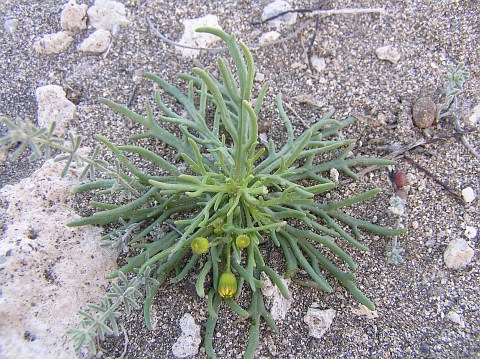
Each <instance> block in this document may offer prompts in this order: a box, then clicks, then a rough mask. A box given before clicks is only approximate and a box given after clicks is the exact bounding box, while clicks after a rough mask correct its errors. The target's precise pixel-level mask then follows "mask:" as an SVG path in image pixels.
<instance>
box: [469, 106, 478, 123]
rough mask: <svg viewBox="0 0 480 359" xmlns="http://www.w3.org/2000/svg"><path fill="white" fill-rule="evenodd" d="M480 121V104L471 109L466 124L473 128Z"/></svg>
mask: <svg viewBox="0 0 480 359" xmlns="http://www.w3.org/2000/svg"><path fill="white" fill-rule="evenodd" d="M479 119H480V104H478V105H477V106H475V107H474V108H473V111H472V114H471V115H470V116H469V117H468V123H469V124H470V125H472V126H475V125H476V123H477V122H478V120H479Z"/></svg>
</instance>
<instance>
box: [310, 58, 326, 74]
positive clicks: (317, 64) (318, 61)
mask: <svg viewBox="0 0 480 359" xmlns="http://www.w3.org/2000/svg"><path fill="white" fill-rule="evenodd" d="M310 61H311V62H312V66H313V68H314V69H315V70H317V71H318V72H322V71H323V70H325V68H326V67H327V63H326V62H325V59H324V58H323V57H318V56H317V55H313V56H312V57H311V58H310Z"/></svg>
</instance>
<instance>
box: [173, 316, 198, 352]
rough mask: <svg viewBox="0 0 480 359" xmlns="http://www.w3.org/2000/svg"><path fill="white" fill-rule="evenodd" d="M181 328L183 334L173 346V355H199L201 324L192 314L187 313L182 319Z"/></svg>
mask: <svg viewBox="0 0 480 359" xmlns="http://www.w3.org/2000/svg"><path fill="white" fill-rule="evenodd" d="M180 329H181V330H182V334H181V335H180V337H179V338H178V339H177V341H176V342H175V344H174V345H173V347H172V353H173V355H174V356H176V357H177V358H185V357H188V356H194V355H197V354H198V348H199V346H200V342H201V341H202V339H201V337H200V326H199V325H197V324H196V323H195V319H193V317H192V316H191V315H190V314H188V313H185V314H184V315H183V317H182V319H180Z"/></svg>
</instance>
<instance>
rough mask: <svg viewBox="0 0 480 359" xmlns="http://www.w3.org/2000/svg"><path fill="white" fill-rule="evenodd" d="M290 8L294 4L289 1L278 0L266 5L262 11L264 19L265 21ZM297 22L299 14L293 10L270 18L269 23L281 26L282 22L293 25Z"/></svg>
mask: <svg viewBox="0 0 480 359" xmlns="http://www.w3.org/2000/svg"><path fill="white" fill-rule="evenodd" d="M289 10H292V6H291V5H290V4H289V3H288V2H287V1H284V0H276V1H274V2H272V3H270V4H268V5H267V6H265V8H264V9H263V12H262V20H263V21H265V20H267V19H269V18H271V17H273V16H275V15H278V14H280V13H282V12H285V11H289ZM296 22H297V14H296V13H294V12H292V13H287V14H285V15H282V16H279V17H276V18H275V19H272V20H270V21H269V22H268V23H269V24H270V25H272V26H276V27H280V26H281V25H282V24H284V25H293V24H295V23H296Z"/></svg>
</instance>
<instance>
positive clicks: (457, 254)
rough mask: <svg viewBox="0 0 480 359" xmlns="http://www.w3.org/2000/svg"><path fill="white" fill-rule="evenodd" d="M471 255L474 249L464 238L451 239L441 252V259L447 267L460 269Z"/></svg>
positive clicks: (468, 261) (470, 258) (468, 260)
mask: <svg viewBox="0 0 480 359" xmlns="http://www.w3.org/2000/svg"><path fill="white" fill-rule="evenodd" d="M473 255H474V251H473V249H472V248H471V247H470V246H469V245H468V243H467V241H466V240H465V239H463V238H461V239H453V240H451V241H450V243H449V244H448V246H447V249H445V252H444V253H443V260H444V261H445V265H446V267H447V268H451V269H460V268H463V267H465V266H466V265H467V264H469V263H470V261H471V260H472V258H473Z"/></svg>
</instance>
